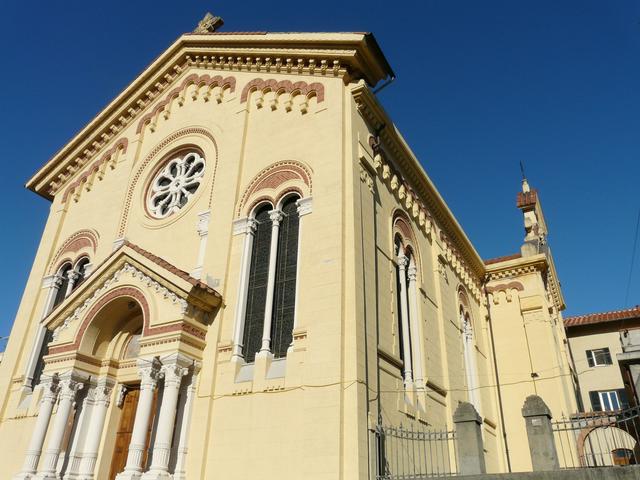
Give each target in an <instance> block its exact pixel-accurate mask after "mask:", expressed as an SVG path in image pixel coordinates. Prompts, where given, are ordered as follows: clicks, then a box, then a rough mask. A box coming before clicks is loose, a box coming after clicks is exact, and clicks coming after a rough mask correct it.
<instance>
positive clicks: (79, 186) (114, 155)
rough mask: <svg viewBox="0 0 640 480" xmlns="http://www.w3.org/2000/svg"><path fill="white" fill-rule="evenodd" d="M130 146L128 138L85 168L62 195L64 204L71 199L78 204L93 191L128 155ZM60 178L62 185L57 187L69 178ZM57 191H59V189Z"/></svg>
mask: <svg viewBox="0 0 640 480" xmlns="http://www.w3.org/2000/svg"><path fill="white" fill-rule="evenodd" d="M128 146H129V140H128V139H127V138H126V137H123V138H121V139H120V140H118V141H116V142H115V143H114V144H113V146H112V147H111V148H109V149H108V150H107V151H105V152H104V153H103V154H102V155H101V156H100V157H99V158H98V159H97V160H96V161H95V162H93V163H92V164H91V166H89V167H87V168H85V169H84V171H83V173H82V174H81V175H80V176H79V177H78V178H77V179H76V180H75V181H73V182H72V183H70V184H69V185H68V186H67V188H66V189H65V191H64V194H63V195H62V203H67V201H68V200H69V198H71V199H73V201H74V202H78V201H79V200H80V196H81V195H82V192H83V191H87V192H89V191H91V189H92V188H93V184H94V183H95V182H96V181H101V180H103V179H104V176H105V174H106V172H107V171H108V170H114V169H115V168H116V165H117V164H118V162H119V161H120V159H121V157H122V156H123V155H125V154H126V153H127V147H128ZM85 155H86V156H88V155H89V152H86V153H85ZM82 163H83V161H81V160H80V159H78V160H76V164H78V165H80V164H82ZM85 163H86V162H85ZM58 177H59V182H60V183H59V184H58V185H57V186H62V185H63V184H64V183H65V182H66V179H67V178H65V176H64V175H62V174H61V175H59V176H58ZM55 190H56V191H57V188H55Z"/></svg>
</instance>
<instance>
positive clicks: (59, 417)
mask: <svg viewBox="0 0 640 480" xmlns="http://www.w3.org/2000/svg"><path fill="white" fill-rule="evenodd" d="M83 386H84V385H83V384H82V383H80V382H79V379H78V378H76V377H75V376H74V375H73V374H68V376H65V378H61V379H60V393H59V394H58V396H59V398H60V401H59V403H58V411H57V412H56V416H55V418H54V419H53V425H52V426H51V433H50V435H49V444H48V445H47V449H46V451H45V457H44V465H43V467H42V469H41V470H40V471H39V472H38V475H37V476H36V478H37V479H38V480H57V479H58V474H57V473H56V467H57V466H58V457H59V455H60V449H61V448H62V440H63V438H64V432H65V430H66V429H67V423H68V422H69V416H70V415H71V412H72V411H73V404H74V402H75V399H76V394H77V393H78V390H80V389H81V388H82V387H83Z"/></svg>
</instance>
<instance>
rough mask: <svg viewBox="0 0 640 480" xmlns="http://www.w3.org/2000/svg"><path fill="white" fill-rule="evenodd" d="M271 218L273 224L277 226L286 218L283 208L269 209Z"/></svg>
mask: <svg viewBox="0 0 640 480" xmlns="http://www.w3.org/2000/svg"><path fill="white" fill-rule="evenodd" d="M269 218H270V219H271V222H273V226H274V227H277V226H278V225H280V222H281V221H282V219H283V218H284V213H282V210H278V209H273V210H270V211H269Z"/></svg>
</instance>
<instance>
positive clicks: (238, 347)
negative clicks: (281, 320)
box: [231, 218, 258, 362]
mask: <svg viewBox="0 0 640 480" xmlns="http://www.w3.org/2000/svg"><path fill="white" fill-rule="evenodd" d="M257 226H258V223H257V222H256V220H255V219H253V218H247V219H245V220H244V221H243V222H242V223H238V222H236V223H234V234H237V233H241V232H245V237H244V245H243V249H242V260H241V261H240V263H241V265H240V281H239V282H238V304H237V308H236V316H235V327H234V330H233V352H232V354H231V360H232V361H236V362H238V361H241V360H242V359H243V355H242V334H243V332H244V316H245V312H246V310H247V290H248V288H249V269H250V268H251V253H252V250H253V237H254V235H255V233H256V227H257Z"/></svg>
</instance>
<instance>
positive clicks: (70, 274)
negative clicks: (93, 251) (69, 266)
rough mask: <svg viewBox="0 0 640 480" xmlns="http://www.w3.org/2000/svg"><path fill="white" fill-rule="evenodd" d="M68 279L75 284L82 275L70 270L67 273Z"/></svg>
mask: <svg viewBox="0 0 640 480" xmlns="http://www.w3.org/2000/svg"><path fill="white" fill-rule="evenodd" d="M67 278H68V279H69V281H71V282H75V281H76V280H78V279H79V278H80V274H79V273H78V272H76V271H75V270H69V271H68V272H67Z"/></svg>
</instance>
